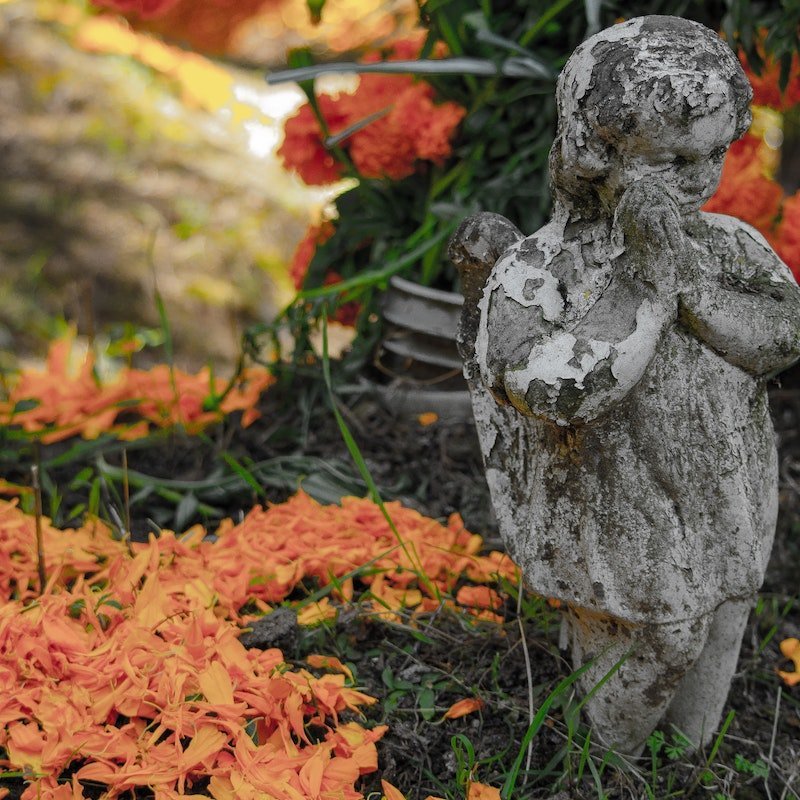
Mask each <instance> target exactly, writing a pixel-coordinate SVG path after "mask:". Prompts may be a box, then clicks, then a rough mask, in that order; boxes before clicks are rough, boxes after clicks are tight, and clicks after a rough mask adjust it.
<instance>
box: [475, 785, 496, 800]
mask: <svg viewBox="0 0 800 800" xmlns="http://www.w3.org/2000/svg"><path fill="white" fill-rule="evenodd" d="M467 800H500V790H499V789H495V788H494V786H487V785H486V784H485V783H474V782H473V783H470V784H469V788H468V789H467Z"/></svg>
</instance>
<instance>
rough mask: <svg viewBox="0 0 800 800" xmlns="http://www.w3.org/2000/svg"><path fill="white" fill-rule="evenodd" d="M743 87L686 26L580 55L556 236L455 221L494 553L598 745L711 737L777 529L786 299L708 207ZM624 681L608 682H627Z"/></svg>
mask: <svg viewBox="0 0 800 800" xmlns="http://www.w3.org/2000/svg"><path fill="white" fill-rule="evenodd" d="M750 99H751V90H750V87H749V84H748V82H747V80H746V78H745V76H744V74H743V72H742V70H741V68H740V66H739V63H738V61H737V59H736V57H735V56H734V54H733V52H732V51H731V50H730V48H729V47H728V46H727V45H726V44H725V43H724V42H723V41H722V40H721V39H720V38H719V37H718V36H717V35H716V34H715V33H714V32H712V31H710V30H708V29H707V28H705V27H703V26H702V25H699V24H697V23H695V22H690V21H688V20H685V19H679V18H675V17H665V16H648V17H640V18H637V19H632V20H629V21H628V22H625V23H622V24H619V25H615V26H614V27H611V28H609V29H607V30H604V31H601V32H600V33H598V34H596V35H595V36H592V37H591V38H590V39H588V40H587V41H585V42H584V43H583V44H582V45H581V46H580V47H578V49H577V50H576V51H575V52H574V54H573V55H572V56H571V57H570V59H569V61H568V62H567V64H566V66H565V68H564V71H563V72H562V74H561V76H560V78H559V81H558V88H557V101H558V111H559V125H558V133H557V136H556V140H555V143H554V145H553V147H552V150H551V153H550V172H551V181H552V189H553V193H554V210H553V217H552V219H551V221H550V222H549V223H548V224H547V225H545V226H544V227H543V228H541V229H540V230H539V231H537V232H536V233H534V234H533V235H532V236H523V235H522V234H521V233H520V232H519V231H518V230H517V229H516V228H515V227H514V225H512V224H511V223H510V222H509V221H508V220H506V219H504V218H503V217H501V216H499V215H496V214H478V215H477V216H474V217H471V218H469V219H467V220H466V221H465V222H464V223H463V224H462V226H461V228H460V229H459V231H458V232H457V233H456V235H455V237H454V239H453V241H452V243H451V248H450V255H451V258H452V259H453V261H454V262H455V263H456V265H457V266H458V267H459V269H460V271H461V274H462V283H463V287H464V294H465V299H466V302H465V307H464V312H463V316H462V322H461V330H460V336H459V339H460V342H459V344H460V348H461V351H462V355H463V357H464V361H465V368H464V369H465V375H466V377H467V379H468V381H469V383H470V389H471V392H472V400H473V408H474V413H475V421H476V424H477V427H478V434H479V438H480V442H481V447H482V450H483V456H484V462H485V467H486V474H487V479H488V482H489V488H490V491H491V495H492V500H493V503H494V506H495V510H496V513H497V517H498V521H499V525H500V530H501V533H502V535H503V537H504V539H505V541H506V543H507V546H508V549H509V552H510V553H511V555H512V557H513V558H514V559H515V560H516V562H517V563H518V564H519V566H520V567H521V569H522V571H523V573H524V575H525V578H526V580H527V582H528V583H529V585H530V587H531V588H532V589H533V590H534V591H536V592H538V593H541V594H543V595H546V596H548V597H554V598H558V599H560V600H561V601H562V603H563V604H564V607H565V609H566V612H565V613H566V622H567V625H568V633H569V640H570V642H571V647H572V658H573V663H574V666H575V667H576V668H577V667H578V666H580V665H581V664H584V663H586V662H588V661H590V660H592V659H593V662H592V666H591V667H590V669H589V670H588V671H587V672H586V673H585V674H584V676H583V679H582V684H581V686H582V690H583V691H584V692H588V691H589V690H590V689H591V688H592V687H593V686H595V685H597V683H598V682H599V681H601V679H603V678H604V676H607V674H608V673H609V672H610V671H612V668H613V667H614V666H615V665H617V666H618V669H617V671H616V672H613V674H612V675H611V676H610V677H608V679H607V681H606V682H605V683H604V684H603V685H602V687H601V688H600V689H599V690H598V691H597V692H596V693H595V694H594V695H593V696H592V697H591V698H590V700H589V702H588V703H587V706H586V708H587V711H588V714H589V717H590V719H591V721H592V723H593V726H594V728H595V731H596V733H597V734H599V736H600V737H601V738H602V739H603V740H604V742H605V743H606V744H607V745H613V746H615V747H616V748H617V749H618V750H619V751H622V752H627V753H631V754H635V753H637V752H639V751H640V750H641V748H642V746H643V744H644V742H645V740H646V738H647V736H648V735H649V734H650V733H651V732H652V731H653V730H654V729H655V728H656V727H659V726H660V727H662V728H663V729H665V730H668V726H669V725H670V724H672V725H674V726H676V727H677V728H678V729H680V730H681V731H682V732H683V733H684V734H685V735H686V736H688V738H689V739H690V741H691V742H693V743H694V744H695V745H696V746H701V745H704V744H706V743H707V742H708V741H709V739H710V738H711V737H712V735H713V733H714V732H715V730H716V728H717V727H718V725H719V721H720V718H721V714H722V710H723V706H724V704H725V700H726V697H727V694H728V689H729V686H730V681H731V678H732V676H733V673H734V670H735V668H736V661H737V656H738V651H739V646H740V643H741V640H742V636H743V633H744V629H745V626H746V623H747V618H748V612H749V609H750V606H751V604H752V601H753V598H754V596H755V593H756V591H757V590H758V588H759V587H760V585H761V583H762V580H763V577H764V570H765V567H766V563H767V559H768V556H769V552H770V548H771V545H772V538H773V535H774V530H775V520H776V513H777V478H778V472H777V454H776V450H775V443H774V432H773V428H772V424H771V420H770V417H769V410H768V405H767V393H766V386H765V385H766V381H767V379H768V378H769V377H770V376H772V375H774V374H775V373H777V372H779V371H780V370H783V369H785V368H786V367H788V366H789V365H790V364H792V363H793V362H794V361H795V360H796V359H797V358H798V357H799V356H800V289H798V286H797V284H796V283H795V281H794V279H793V278H792V275H791V273H790V272H789V270H788V269H787V267H786V266H785V265H784V264H783V263H782V262H781V261H780V260H779V259H778V257H777V256H776V255H775V253H774V252H773V251H772V250H771V249H770V247H769V245H768V244H767V242H766V241H765V240H764V239H763V238H762V236H761V235H760V234H759V233H757V232H756V231H755V230H753V229H752V228H751V227H749V226H748V225H746V224H744V223H742V222H740V221H739V220H736V219H733V218H731V217H727V216H722V215H716V214H707V213H703V212H701V211H699V209H700V207H701V206H702V205H703V204H704V203H705V202H706V200H708V198H709V197H710V196H711V195H712V194H713V193H714V191H715V189H716V187H717V184H718V182H719V178H720V171H721V167H722V162H723V159H724V157H725V153H726V151H727V148H728V146H729V145H730V143H731V142H732V141H733V140H735V139H736V138H738V137H739V136H741V135H742V134H743V133H744V132H745V130H747V128H748V125H749V123H750V113H749V110H748V106H749V102H750ZM620 662H621V666H619V664H620Z"/></svg>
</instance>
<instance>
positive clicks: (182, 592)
mask: <svg viewBox="0 0 800 800" xmlns="http://www.w3.org/2000/svg"><path fill="white" fill-rule="evenodd" d="M389 510H390V513H391V516H392V518H393V520H394V522H395V524H396V526H397V528H398V531H399V533H400V535H401V537H402V539H403V542H404V546H400V545H399V544H398V542H397V540H396V538H395V537H394V535H393V534H392V532H391V530H390V529H389V526H388V524H387V523H386V521H385V519H384V517H383V516H382V514H381V512H380V509H379V508H378V507H377V506H375V505H374V504H373V503H371V502H370V501H368V500H360V499H356V498H349V499H345V500H344V501H343V504H342V506H341V507H339V506H321V505H319V504H317V503H315V502H314V501H313V500H311V499H310V498H309V497H307V496H306V495H304V494H299V495H297V496H295V497H294V498H293V499H291V500H290V501H288V502H287V503H284V504H282V505H278V506H273V507H271V508H269V509H267V510H262V509H259V508H257V509H254V510H253V511H251V512H250V513H249V514H248V515H247V516H246V517H245V519H244V520H243V521H242V522H241V523H239V524H238V525H234V524H232V523H230V522H229V523H227V524H224V525H223V526H222V528H221V529H220V530H219V531H218V533H217V538H216V540H214V541H211V540H208V539H207V538H205V531H204V530H203V528H202V527H201V526H195V527H194V528H192V529H190V530H189V531H187V532H186V533H185V534H183V535H182V536H176V535H175V534H173V533H172V532H170V531H164V533H163V535H162V536H160V537H159V538H157V539H156V538H155V537H153V538H151V540H150V542H149V543H147V544H136V543H134V544H133V545H132V551H129V550H128V549H127V547H126V546H125V545H124V544H123V543H122V542H120V541H117V540H115V539H114V538H113V537H112V535H111V532H110V531H109V530H108V529H107V528H106V527H105V526H104V525H103V524H102V523H100V522H99V521H96V520H95V521H91V522H89V523H87V524H86V525H84V526H83V527H82V528H80V529H76V530H63V531H62V530H58V529H56V528H54V527H52V525H50V523H49V522H48V520H46V519H44V520H43V521H42V537H43V541H44V552H45V554H46V564H45V571H46V574H47V575H48V576H49V578H48V583H47V586H46V588H45V591H44V593H42V594H41V596H39V593H38V592H37V591H35V590H36V588H37V586H38V578H37V558H36V546H35V541H36V536H35V520H34V519H33V518H32V517H30V516H27V515H25V514H23V513H22V512H21V511H20V510H19V509H18V508H17V507H16V505H15V504H14V503H9V502H4V501H0V751H5V754H6V755H5V758H2V757H0V771H2V769H3V768H9V769H11V770H24V771H26V773H27V774H30V776H31V782H30V784H29V786H28V788H27V789H26V791H25V792H24V794H23V800H34V798H37V799H38V798H45V799H46V800H49V799H50V798H53V799H54V800H56V799H57V800H67V799H68V798H83V796H84V795H83V791H82V786H81V782H82V781H91V782H93V783H100V784H103V785H105V786H107V787H108V793H107V795H106V796H107V797H115V796H117V795H119V794H120V793H123V792H125V791H128V790H131V789H136V788H137V787H150V788H152V789H153V790H154V791H155V794H156V797H157V798H164V800H167V799H168V798H169V800H172V799H173V798H178V797H180V796H184V793H187V792H188V789H190V788H191V787H192V785H193V784H194V783H195V782H196V781H197V780H199V779H201V778H204V777H206V778H207V777H209V776H210V778H211V780H210V783H209V785H208V792H209V793H210V794H211V796H212V797H214V798H216V800H234V798H252V799H253V800H256V798H262V797H267V796H268V797H270V798H274V800H309V799H313V800H356V799H357V798H360V797H361V795H360V794H358V793H357V792H356V791H355V789H354V788H353V786H354V783H355V781H356V780H357V779H358V777H359V776H360V775H363V774H365V773H367V772H370V771H373V770H374V769H376V767H377V756H376V750H375V742H376V741H377V740H378V739H380V737H381V736H382V735H383V733H384V731H385V728H383V727H378V728H376V729H374V730H371V731H370V730H366V729H364V728H363V727H362V726H360V725H358V724H357V723H354V722H349V723H347V724H342V723H340V722H339V714H340V713H341V712H343V711H344V710H345V709H351V710H357V709H358V708H359V707H360V706H363V705H364V704H368V703H372V702H374V700H373V699H372V698H370V697H368V696H366V695H364V694H363V693H361V692H359V691H357V690H356V689H355V688H353V687H352V685H349V683H348V681H350V682H351V681H352V675H351V674H350V672H349V670H348V669H347V667H345V666H344V665H342V664H341V662H339V660H338V659H336V658H333V657H326V656H309V657H308V659H307V663H308V665H309V666H311V667H313V668H314V669H325V670H328V671H329V672H332V673H333V674H325V675H323V676H321V677H315V676H314V675H312V674H311V673H310V672H308V671H307V670H305V669H297V670H290V669H289V668H288V667H287V665H286V664H284V661H283V654H282V653H281V652H280V651H279V650H277V649H270V650H265V651H260V650H246V649H245V648H244V647H243V646H242V644H241V643H240V642H239V640H238V634H239V631H240V629H239V627H238V625H239V624H240V623H247V622H249V621H252V620H253V619H254V618H255V617H254V615H253V614H250V613H248V612H249V610H252V609H254V608H255V609H258V610H259V611H260V612H262V613H263V612H267V611H269V610H270V609H271V605H272V604H275V603H280V602H282V601H284V600H285V599H286V598H287V596H288V595H289V594H290V593H291V592H292V590H293V589H294V588H295V587H296V586H297V585H298V584H299V582H300V581H302V580H303V579H305V578H310V577H313V578H316V579H317V580H318V581H319V582H320V583H323V584H325V583H328V582H329V581H331V580H332V579H333V577H334V576H336V577H338V578H339V579H342V580H341V583H337V587H338V588H337V591H338V592H340V593H341V594H343V595H345V596H347V595H350V594H351V593H352V591H353V579H352V578H347V579H345V578H344V576H345V575H346V574H347V573H348V572H350V571H352V570H354V569H356V568H357V567H359V566H362V565H365V564H369V574H367V575H364V576H363V577H361V578H360V579H359V580H361V581H362V582H363V583H365V584H367V585H368V586H369V587H370V594H371V602H372V604H373V606H374V608H375V609H376V612H377V613H378V614H380V615H382V616H385V615H389V614H390V613H392V612H393V611H399V610H400V609H401V608H403V607H412V608H415V609H430V608H434V607H438V606H439V601H438V600H437V599H436V598H435V597H434V596H433V594H435V592H432V591H431V589H430V588H426V587H428V586H430V585H433V586H435V587H436V589H437V590H439V591H443V592H451V591H452V590H453V589H454V588H455V586H456V585H457V583H458V582H459V581H461V580H463V578H464V577H467V578H469V579H471V580H475V581H490V580H493V579H496V578H497V576H498V575H503V576H505V577H507V578H509V579H513V580H516V577H517V573H516V569H515V567H514V566H513V565H512V564H511V563H510V561H508V559H507V557H505V556H502V555H500V554H499V553H491V554H490V555H488V556H480V555H478V554H477V553H478V550H479V548H480V546H481V544H482V542H481V538H480V537H478V536H474V535H472V534H470V533H468V532H467V531H465V530H464V528H463V525H462V524H461V521H460V519H459V518H458V517H457V516H454V517H452V518H451V519H450V522H449V523H448V525H447V526H446V527H445V526H442V525H440V524H439V523H438V522H436V521H434V520H431V519H426V518H425V517H422V516H421V515H420V514H418V513H417V512H415V511H412V510H410V509H406V508H403V507H401V506H400V505H399V504H390V505H389ZM419 569H423V570H424V571H425V572H426V573H427V580H428V581H430V584H426V583H424V582H423V581H421V579H420V576H419V575H420V574H419ZM320 605H321V604H320ZM312 725H313V726H314V727H315V731H317V732H318V731H319V730H320V729H322V730H323V731H324V735H323V736H322V737H320V736H319V735H318V733H315V736H314V738H313V740H312V739H311V737H310V736H309V733H308V727H309V726H312ZM68 769H69V770H70V771H71V772H72V778H71V780H70V781H69V782H64V783H61V784H59V782H58V778H59V776H60V775H61V774H62V773H64V771H66V770H68ZM0 791H1V790H0ZM265 793H266V794H265Z"/></svg>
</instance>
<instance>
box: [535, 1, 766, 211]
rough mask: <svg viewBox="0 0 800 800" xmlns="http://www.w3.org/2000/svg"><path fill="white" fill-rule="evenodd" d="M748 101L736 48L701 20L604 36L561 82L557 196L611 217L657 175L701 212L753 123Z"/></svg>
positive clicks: (664, 22)
mask: <svg viewBox="0 0 800 800" xmlns="http://www.w3.org/2000/svg"><path fill="white" fill-rule="evenodd" d="M751 98H752V90H751V89H750V84H749V83H748V81H747V78H746V77H745V75H744V71H743V70H742V68H741V65H740V64H739V61H738V60H737V58H736V56H735V55H734V53H733V52H732V51H731V49H730V47H728V45H727V44H726V43H725V42H724V41H722V39H720V38H719V36H717V34H716V33H714V32H713V31H712V30H710V29H708V28H706V27H705V26H703V25H700V24H699V23H697V22H692V21H690V20H686V19H681V18H679V17H665V16H649V17H638V18H636V19H632V20H629V21H628V22H623V23H621V24H619V25H615V26H613V27H611V28H608V29H606V30H604V31H600V33H597V34H595V35H594V36H592V37H591V38H589V39H587V40H586V41H585V42H583V44H581V45H580V46H579V47H578V48H577V49H576V50H575V52H574V53H573V54H572V56H570V58H569V60H568V61H567V63H566V65H565V67H564V70H563V71H562V73H561V75H560V77H559V80H558V88H557V94H556V99H557V102H558V113H559V124H558V133H557V136H556V140H555V142H554V143H553V148H552V150H551V151H550V171H551V180H552V183H553V189H554V192H555V194H556V198H557V199H558V200H559V201H560V202H562V203H564V204H566V205H568V206H570V207H572V208H574V209H575V210H576V211H579V212H580V213H582V214H584V215H588V216H592V215H597V214H601V213H608V212H611V211H613V209H614V208H615V207H616V203H617V201H618V200H619V198H620V196H621V194H622V192H624V190H625V189H626V188H627V187H628V186H629V185H630V184H631V183H633V182H634V181H636V180H637V179H639V178H642V177H645V176H647V175H658V176H659V177H660V178H661V179H662V180H663V181H664V182H665V183H666V184H667V185H668V186H669V187H670V189H672V190H673V192H674V193H675V196H676V199H677V200H678V203H679V204H680V205H681V207H683V208H686V209H696V208H699V207H700V206H701V205H702V204H703V203H704V202H705V201H706V200H707V199H708V198H709V197H710V196H711V195H712V194H713V193H714V191H715V190H716V187H717V184H718V182H719V175H720V171H721V168H722V161H723V159H724V157H725V152H726V151H727V148H728V146H729V145H730V143H731V142H732V141H734V140H735V139H738V138H739V137H740V136H741V135H742V134H743V133H744V132H745V131H746V130H747V128H748V127H749V125H750V111H749V105H750V100H751Z"/></svg>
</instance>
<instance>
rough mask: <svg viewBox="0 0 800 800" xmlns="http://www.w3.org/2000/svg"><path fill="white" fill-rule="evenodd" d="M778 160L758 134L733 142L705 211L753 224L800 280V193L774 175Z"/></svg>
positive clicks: (747, 135)
mask: <svg viewBox="0 0 800 800" xmlns="http://www.w3.org/2000/svg"><path fill="white" fill-rule="evenodd" d="M798 85H800V79H798ZM798 99H800V95H798ZM794 102H797V101H794ZM774 161H775V153H774V152H770V150H769V148H768V147H767V145H766V144H765V143H764V142H763V141H762V140H761V139H760V138H759V137H758V136H754V135H752V134H750V133H748V134H745V136H743V137H742V138H741V139H740V140H739V141H737V142H734V143H733V144H732V145H731V147H730V150H729V151H728V155H727V157H726V159H725V163H724V165H723V168H722V178H721V180H720V185H719V187H718V188H717V191H716V193H715V194H714V196H713V197H712V198H711V199H710V200H709V201H708V202H707V203H706V205H705V206H704V207H703V210H704V211H710V212H714V213H719V214H729V215H730V216H732V217H738V218H739V219H741V220H743V221H744V222H747V223H749V224H750V225H752V226H753V227H754V228H756V229H757V230H758V231H759V232H760V233H761V234H762V235H763V236H764V238H765V239H767V241H768V242H769V243H770V245H772V247H773V248H774V250H775V251H776V252H777V254H778V255H779V256H780V258H781V259H782V260H783V262H784V263H785V264H786V265H787V266H788V267H789V269H791V271H792V273H793V274H794V276H795V278H796V279H797V280H800V192H797V193H795V194H794V195H792V196H791V197H786V194H785V192H784V191H783V188H782V187H781V185H780V184H779V183H778V182H777V181H776V180H775V179H774V178H773V177H772V173H773V168H774Z"/></svg>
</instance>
